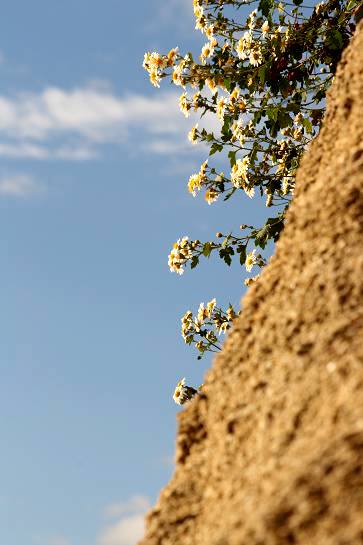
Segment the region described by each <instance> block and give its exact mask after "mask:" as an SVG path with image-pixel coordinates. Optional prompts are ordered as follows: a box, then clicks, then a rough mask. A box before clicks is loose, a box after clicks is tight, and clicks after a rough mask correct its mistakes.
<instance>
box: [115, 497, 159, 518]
mask: <svg viewBox="0 0 363 545" xmlns="http://www.w3.org/2000/svg"><path fill="white" fill-rule="evenodd" d="M149 508H150V501H149V498H147V497H146V496H132V498H130V500H129V501H127V502H118V503H111V504H110V505H108V506H107V507H106V508H105V511H104V514H105V517H119V516H121V515H124V514H125V513H135V512H136V513H137V512H140V511H142V512H145V511H147V510H148V509H149Z"/></svg>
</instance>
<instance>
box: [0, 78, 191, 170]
mask: <svg viewBox="0 0 363 545" xmlns="http://www.w3.org/2000/svg"><path fill="white" fill-rule="evenodd" d="M191 124H192V121H191V120H185V119H184V117H183V115H182V114H181V113H180V112H179V109H178V93H177V92H175V91H168V92H166V91H164V92H163V91H160V92H159V93H158V94H157V95H155V96H143V95H139V94H128V95H124V96H118V95H115V94H113V93H112V91H111V90H110V89H109V88H108V87H107V85H103V86H100V85H98V86H92V85H90V86H86V87H80V88H75V89H72V90H65V89H61V88H58V87H48V88H46V89H44V90H43V91H42V92H41V93H39V94H34V93H32V94H29V93H20V94H18V95H16V96H15V97H6V96H0V156H3V157H8V158H16V159H20V158H26V159H36V160H50V159H63V160H88V159H92V158H95V157H97V156H98V155H99V154H100V151H101V150H102V146H104V145H107V144H108V145H110V144H111V145H127V144H132V143H136V142H137V143H138V144H139V145H141V147H142V148H143V149H145V150H146V149H148V150H151V151H153V152H157V153H165V152H169V151H170V152H172V151H175V150H176V149H178V150H179V151H181V152H183V151H185V150H186V149H188V151H189V152H190V150H191V146H187V145H186V144H187V138H186V133H187V131H188V129H189V128H190V126H191Z"/></svg>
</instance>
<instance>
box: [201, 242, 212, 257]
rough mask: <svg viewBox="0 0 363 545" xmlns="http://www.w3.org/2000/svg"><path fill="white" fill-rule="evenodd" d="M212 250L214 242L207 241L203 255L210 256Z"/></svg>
mask: <svg viewBox="0 0 363 545" xmlns="http://www.w3.org/2000/svg"><path fill="white" fill-rule="evenodd" d="M211 251H212V244H211V243H210V242H206V243H205V244H204V246H203V251H202V253H203V255H204V256H205V257H209V256H210V254H211Z"/></svg>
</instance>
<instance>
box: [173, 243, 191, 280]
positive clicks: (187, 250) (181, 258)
mask: <svg viewBox="0 0 363 545" xmlns="http://www.w3.org/2000/svg"><path fill="white" fill-rule="evenodd" d="M194 246H195V243H194V242H192V241H189V239H188V237H183V238H179V239H178V240H177V242H175V243H174V245H173V248H172V250H171V252H170V254H169V259H168V265H169V269H170V271H171V272H176V273H177V274H183V272H184V269H183V266H184V265H185V263H187V261H188V260H189V259H191V258H192V257H193V249H194Z"/></svg>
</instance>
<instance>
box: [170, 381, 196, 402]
mask: <svg viewBox="0 0 363 545" xmlns="http://www.w3.org/2000/svg"><path fill="white" fill-rule="evenodd" d="M197 393H198V390H196V389H195V388H193V387H192V386H187V385H186V384H185V378H182V379H181V380H179V382H178V384H177V385H176V387H175V390H174V395H173V399H174V401H175V403H176V404H177V405H184V403H186V402H187V401H190V400H191V399H192V398H193V397H194V396H195V395H196V394H197Z"/></svg>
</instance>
